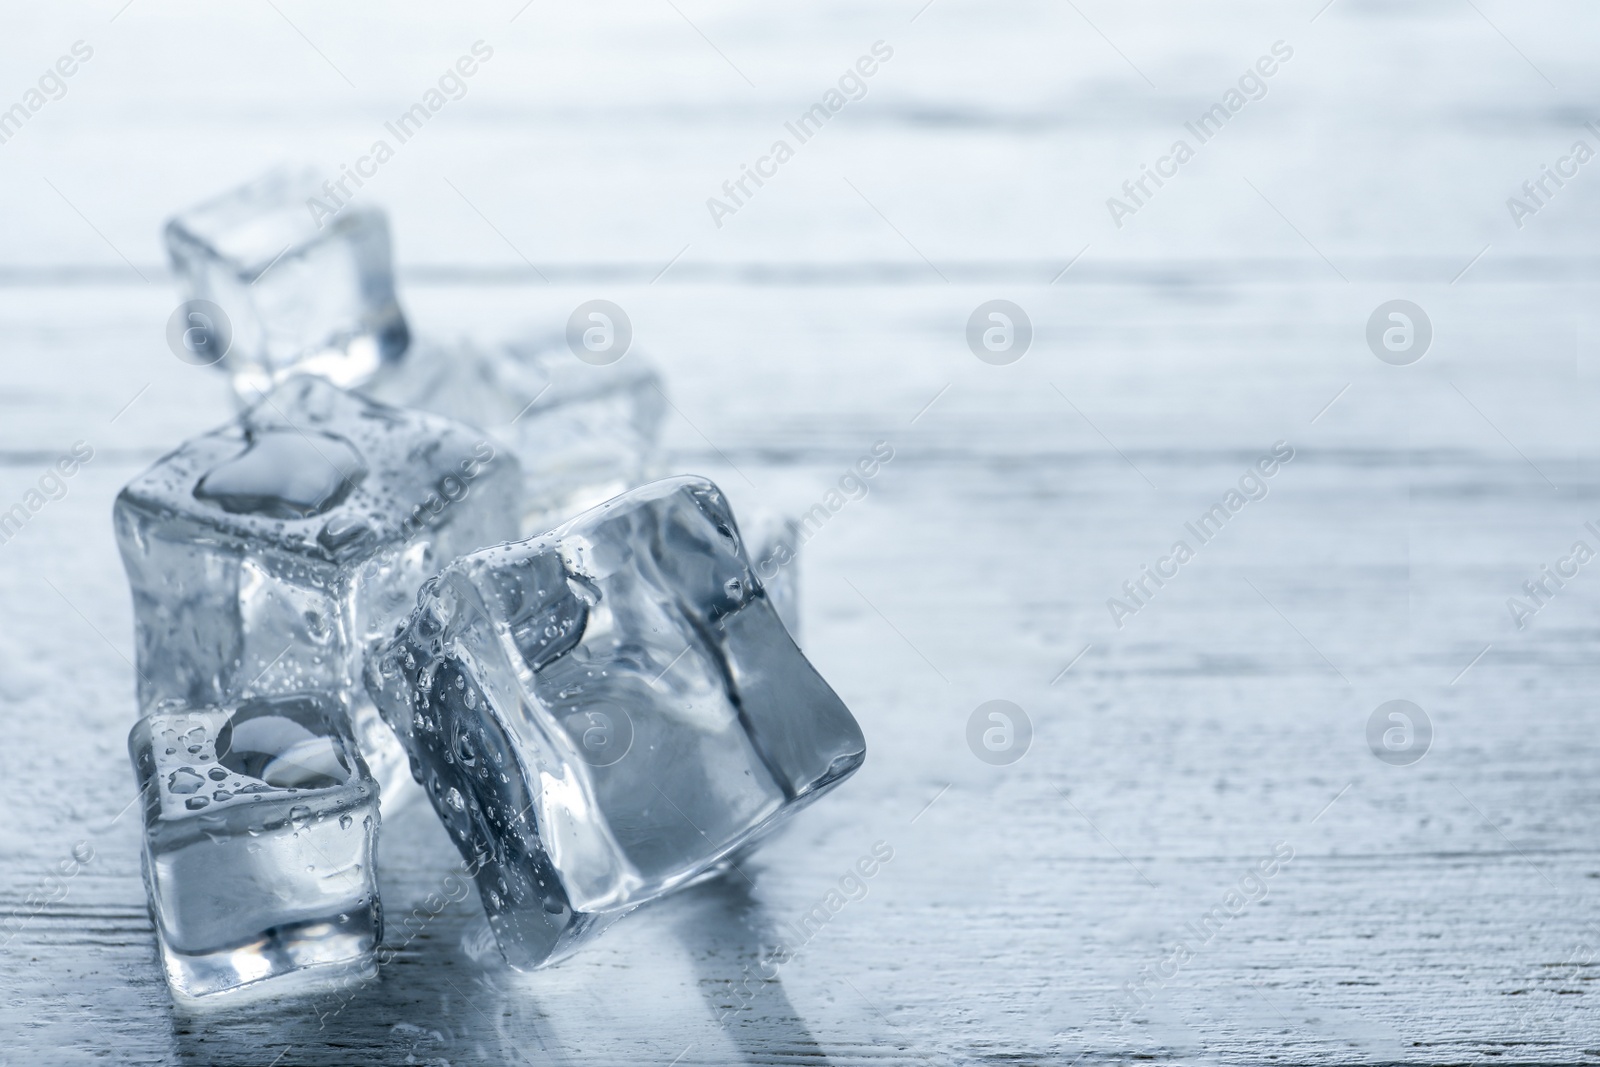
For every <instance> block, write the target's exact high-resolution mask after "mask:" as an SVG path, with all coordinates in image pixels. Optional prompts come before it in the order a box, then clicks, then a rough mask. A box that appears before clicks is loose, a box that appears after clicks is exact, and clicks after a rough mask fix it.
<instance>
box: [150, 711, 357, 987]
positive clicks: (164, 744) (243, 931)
mask: <svg viewBox="0 0 1600 1067" xmlns="http://www.w3.org/2000/svg"><path fill="white" fill-rule="evenodd" d="M128 754H129V756H130V757H131V759H132V760H133V767H134V773H135V775H136V776H137V778H138V782H139V788H140V790H141V791H142V794H143V795H142V800H143V811H144V828H145V829H144V853H143V857H144V876H145V888H146V890H147V891H148V893H149V896H150V913H151V915H152V917H153V918H154V920H155V926H156V936H157V939H158V941H159V944H160V949H161V961H162V965H163V967H164V968H165V970H166V974H167V980H168V982H169V983H170V985H171V987H172V989H173V991H174V992H175V993H176V994H178V995H179V996H181V997H193V998H198V997H210V996H213V995H216V994H224V993H235V992H238V991H241V990H243V989H245V988H246V987H254V985H255V983H257V982H263V981H265V980H267V979H273V980H274V981H273V983H272V988H275V989H284V988H287V987H297V986H300V985H305V984H312V983H323V982H330V981H348V980H350V979H352V978H358V977H365V976H369V975H371V974H373V973H375V971H376V965H375V963H374V960H373V950H374V948H375V947H376V945H377V943H378V941H379V940H380V939H381V937H382V918H381V914H380V909H379V904H378V895H377V890H376V887H375V884H374V881H373V867H372V853H373V843H374V840H375V838H376V835H377V831H378V791H377V788H376V786H375V785H374V783H373V780H372V777H371V775H370V774H369V773H368V771H367V767H366V765H365V763H364V762H363V761H362V759H361V755H360V753H359V751H358V750H357V748H356V746H355V743H354V741H353V739H352V738H351V736H350V733H349V727H348V725H346V722H345V716H344V710H343V709H342V708H341V707H340V705H339V704H338V702H337V701H335V700H331V699H328V698H326V697H321V696H316V695H304V694H296V695H287V696H276V697H265V698H259V699H255V700H246V701H241V702H240V703H238V704H237V705H234V706H232V707H215V706H209V707H197V708H189V707H184V706H183V705H181V704H179V703H178V702H175V701H169V702H164V703H163V704H162V705H160V706H159V707H158V708H156V709H155V710H154V711H153V712H152V714H150V715H148V716H147V717H145V718H143V719H141V720H140V721H139V722H138V723H137V724H136V725H135V726H134V728H133V731H132V733H131V734H130V735H129V737H128Z"/></svg>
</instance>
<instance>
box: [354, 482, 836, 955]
mask: <svg viewBox="0 0 1600 1067" xmlns="http://www.w3.org/2000/svg"><path fill="white" fill-rule="evenodd" d="M377 664H378V666H377V669H376V671H374V672H373V673H372V674H369V681H370V682H371V683H372V684H373V687H374V697H375V699H376V700H377V702H378V704H379V707H380V709H381V710H382V712H383V714H384V716H385V718H387V719H388V721H389V722H390V724H391V725H392V726H394V728H395V730H396V732H397V733H399V734H400V735H401V737H402V739H403V740H404V741H405V744H406V746H407V748H408V750H409V751H410V752H411V755H412V757H413V764H412V766H413V768H414V769H419V770H420V780H421V781H422V782H423V784H424V786H425V787H426V789H427V792H428V794H429V796H430V798H431V799H432V801H433V804H434V807H435V809H436V810H437V811H438V813H439V815H440V817H441V819H442V820H443V821H444V823H445V826H446V827H447V829H448V830H449V831H450V833H451V835H452V837H453V838H454V840H455V841H456V845H457V847H458V848H459V849H460V851H461V853H462V855H463V856H464V857H465V858H466V859H467V861H468V866H469V868H470V869H471V870H473V871H474V872H475V874H476V877H477V880H478V888H479V893H480V895H481V896H482V898H483V903H484V908H485V910H486V911H487V913H488V916H489V923H490V926H491V928H492V929H493V931H494V933H495V936H496V938H497V940H498V941H499V944H500V948H501V951H502V953H503V954H504V955H505V957H506V959H507V960H508V961H509V962H510V963H511V964H512V965H514V966H517V967H521V968H528V967H535V966H538V965H540V964H543V963H547V962H550V961H552V960H554V959H558V958H560V957H561V956H563V955H565V954H566V953H567V952H569V951H570V950H571V949H572V948H573V947H575V945H576V944H577V943H578V942H579V940H581V939H582V937H583V936H584V935H585V934H586V933H592V932H594V931H595V930H597V929H598V928H599V927H600V926H602V925H603V924H604V923H605V922H606V921H608V920H609V919H611V918H614V917H616V916H618V915H620V914H622V913H624V912H626V911H628V910H629V909H631V908H633V907H635V906H637V905H639V904H641V903H644V902H646V901H648V900H651V899H653V898H655V897H658V896H660V895H661V894H663V893H666V892H668V891H670V890H672V889H674V888H676V887H679V886H682V885H684V884H686V883H688V882H690V881H692V880H693V879H695V878H696V877H697V876H699V875H701V874H703V873H704V872H706V871H707V870H708V869H710V868H711V867H712V866H713V865H715V864H717V863H720V862H722V861H723V860H724V859H726V858H727V857H729V856H730V855H731V854H733V853H734V852H735V850H738V849H741V848H742V847H744V846H746V845H748V844H750V843H751V842H753V841H754V840H755V839H757V838H758V837H760V836H762V835H763V834H765V833H767V832H769V831H770V830H772V829H773V828H775V827H776V826H777V825H779V823H781V822H782V821H783V820H784V819H785V818H786V817H787V816H788V815H790V814H792V813H793V812H794V811H796V810H797V809H798V808H799V807H801V806H802V805H804V804H805V803H807V802H809V801H811V800H814V799H816V798H817V797H818V796H820V795H822V794H823V793H824V792H826V791H827V790H828V789H829V788H831V787H832V786H834V785H837V784H838V783H839V782H840V781H841V780H842V779H844V778H845V777H846V776H848V775H849V774H850V773H852V772H853V771H854V770H855V769H856V768H857V767H859V766H860V765H861V761H862V759H863V758H864V756H865V743H864V741H863V739H862V735H861V730H860V728H859V727H858V726H857V725H856V722H855V719H854V718H853V717H852V716H851V715H850V712H849V710H848V709H846V708H845V706H844V704H843V703H842V702H840V700H839V698H838V696H837V695H835V694H834V692H833V690H832V689H830V688H829V687H828V684H827V683H826V682H824V681H823V680H822V678H821V677H820V676H819V675H818V674H817V672H816V670H815V669H814V668H813V667H812V666H811V664H810V663H809V662H807V660H806V658H805V657H804V655H802V654H801V652H800V650H799V649H798V648H797V647H796V646H795V644H794V642H793V641H792V640H791V639H790V637H789V634H788V632H787V631H785V629H784V627H783V623H782V622H781V621H780V620H779V617H778V615H777V613H776V611H774V609H773V607H772V605H771V603H770V602H769V601H768V599H767V595H766V592H765V591H764V589H763V588H762V586H761V583H760V581H759V580H758V579H757V578H756V577H755V575H754V574H753V573H752V570H751V566H750V561H749V558H748V557H747V555H746V553H745V549H744V546H743V544H742V543H741V540H740V535H739V532H738V528H737V526H736V524H735V522H734V519H733V516H732V514H731V513H730V512H729V510H728V507H727V505H726V503H725V501H724V500H723V496H722V493H721V491H720V490H718V489H717V488H716V486H714V485H712V484H711V483H710V482H708V481H704V480H702V479H698V478H674V479H669V480H666V481H660V482H655V483H652V484H650V485H647V486H644V487H642V488H639V489H636V490H633V491H632V492H629V493H626V494H624V495H622V496H620V497H618V498H616V499H615V500H612V501H610V502H609V503H607V504H603V505H601V506H600V507H598V508H595V509H593V510H591V511H588V512H586V513H584V514H583V515H580V516H578V517H577V518H575V519H573V520H572V521H571V522H568V523H567V524H566V525H564V526H561V527H559V528H557V529H556V530H554V531H553V532H551V533H549V534H546V535H544V536H542V537H538V538H534V539H532V540H528V541H523V542H520V543H517V544H510V545H501V546H498V547H495V548H491V549H486V550H484V551H481V552H477V553H474V554H473V555H470V556H467V557H465V558H463V559H460V560H457V561H456V562H455V563H453V564H451V565H450V566H449V567H447V568H445V570H444V571H443V572H442V573H441V575H440V576H439V578H437V579H436V580H434V581H432V582H430V583H429V584H428V585H427V586H425V587H424V591H423V594H422V596H421V597H419V600H418V607H417V611H416V612H415V614H413V616H412V617H411V621H410V622H409V624H408V625H407V627H406V629H405V630H404V631H403V632H402V633H401V635H400V637H399V638H398V639H397V640H396V641H395V642H394V643H393V644H392V645H391V646H390V647H389V649H388V650H387V651H386V652H385V653H384V654H383V656H382V657H381V659H379V660H378V661H377Z"/></svg>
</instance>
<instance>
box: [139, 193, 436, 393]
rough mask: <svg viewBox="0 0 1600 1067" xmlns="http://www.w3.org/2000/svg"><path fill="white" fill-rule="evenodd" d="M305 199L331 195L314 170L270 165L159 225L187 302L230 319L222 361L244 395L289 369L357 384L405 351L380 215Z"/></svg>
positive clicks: (367, 209)
mask: <svg viewBox="0 0 1600 1067" xmlns="http://www.w3.org/2000/svg"><path fill="white" fill-rule="evenodd" d="M313 201H316V202H317V203H318V204H321V205H324V206H326V207H328V208H330V209H331V208H332V206H333V205H334V204H336V203H337V202H338V201H337V198H334V197H331V196H330V193H329V192H328V190H327V189H326V188H325V187H324V184H323V182H322V180H320V179H319V178H318V176H317V175H315V174H313V173H311V172H302V173H293V172H289V171H274V172H272V173H270V174H267V175H265V176H264V177H262V178H259V179H257V180H256V181H253V182H251V183H250V184H248V185H245V186H243V187H241V188H238V189H234V190H231V191H229V192H227V193H224V194H223V195H221V196H219V197H217V198H215V199H213V200H210V201H207V202H206V203H203V204H200V205H198V206H197V207H194V208H191V209H190V210H188V211H185V212H184V213H183V214H181V215H178V216H177V217H176V218H174V219H172V220H170V221H169V222H168V223H167V226H166V231H165V237H166V245H167V255H168V257H169V258H170V259H171V261H172V267H173V271H174V273H175V274H176V275H177V277H178V280H179V286H180V288H181V289H182V290H183V294H184V297H185V299H187V300H209V301H212V302H213V303H215V304H217V305H218V306H219V307H221V308H222V309H223V311H224V312H225V313H226V314H227V316H228V320H229V324H230V326H231V328H232V343H231V346H230V347H229V350H228V353H227V355H226V356H225V357H224V359H223V360H222V362H221V363H220V364H219V366H221V367H222V368H223V369H225V370H228V371H230V372H231V373H232V375H233V382H234V388H235V390H236V391H237V392H238V393H239V396H240V399H241V400H242V401H243V402H245V403H254V402H255V401H256V400H257V399H258V397H259V395H260V393H262V392H265V391H266V390H268V389H270V388H271V387H272V386H273V385H274V384H276V383H278V382H281V381H283V380H285V379H286V378H288V377H289V376H290V375H293V374H296V373H307V374H317V375H319V376H321V377H324V378H327V379H328V380H330V381H332V382H333V383H334V384H336V385H342V386H351V385H355V384H358V383H359V382H362V381H365V380H366V379H367V378H369V377H371V376H372V374H373V373H374V372H376V371H377V370H378V368H379V367H381V366H382V365H383V364H385V363H386V362H388V361H391V360H394V359H396V358H398V357H399V355H400V354H401V353H402V352H404V351H405V348H406V344H407V341H408V338H409V335H408V333H407V331H406V322H405V317H404V316H403V315H402V314H401V312H400V305H399V302H398V301H397V300H396V299H395V291H394V272H393V265H392V263H391V255H390V245H389V223H388V220H387V218H386V217H385V216H384V213H383V212H382V211H381V210H379V209H378V208H375V207H372V206H369V205H365V204H362V203H359V202H357V203H346V204H345V205H344V206H343V207H342V208H340V209H339V210H338V211H337V213H335V214H333V215H332V217H331V218H330V217H327V215H325V214H324V213H323V212H322V211H321V210H320V209H315V206H316V205H314V204H313V203H312V202H313ZM314 209H315V210H314Z"/></svg>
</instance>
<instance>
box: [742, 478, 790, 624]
mask: <svg viewBox="0 0 1600 1067" xmlns="http://www.w3.org/2000/svg"><path fill="white" fill-rule="evenodd" d="M741 528H742V530H743V531H744V539H745V544H746V545H747V546H748V548H749V553H750V566H751V567H753V568H754V569H755V572H756V577H757V578H760V579H761V585H762V588H764V589H765V590H766V591H767V599H768V600H770V601H772V607H773V608H774V610H776V611H777V613H778V618H780V619H782V620H783V626H784V629H786V630H788V631H789V636H790V637H793V638H794V639H795V641H796V642H798V641H799V640H800V523H799V522H798V521H797V520H796V519H795V518H794V517H793V516H790V515H785V514H784V513H782V512H780V511H773V510H772V509H770V508H758V509H756V510H755V511H754V512H752V513H751V515H750V520H749V521H748V522H746V523H744V524H743V526H742V527H741Z"/></svg>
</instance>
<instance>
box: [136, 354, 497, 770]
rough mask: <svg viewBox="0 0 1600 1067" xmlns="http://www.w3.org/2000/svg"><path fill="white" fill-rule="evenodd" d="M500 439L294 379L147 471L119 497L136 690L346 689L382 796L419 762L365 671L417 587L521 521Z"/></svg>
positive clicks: (150, 694)
mask: <svg viewBox="0 0 1600 1067" xmlns="http://www.w3.org/2000/svg"><path fill="white" fill-rule="evenodd" d="M502 453H503V448H497V447H496V446H495V444H494V443H492V442H490V441H489V440H488V439H486V438H485V437H483V436H481V435H479V434H478V433H476V432H475V431H473V430H470V429H469V428H467V427H465V426H461V425H459V424H456V423H452V422H449V421H447V420H445V419H441V418H438V417H435V416H429V415H424V414H420V413H416V412H402V411H399V410H396V409H394V408H389V407H386V406H384V405H380V404H376V403H373V402H371V401H368V400H366V399H363V398H361V397H356V396H352V395H350V394H348V393H345V392H342V391H341V390H339V389H337V388H335V387H334V386H332V385H329V384H327V383H326V382H323V381H320V380H317V379H311V378H297V379H294V380H292V381H290V382H289V383H287V384H285V385H283V386H281V387H279V388H278V389H276V390H274V391H273V392H272V393H271V394H270V395H268V396H267V397H266V398H265V399H264V400H263V401H262V402H261V403H260V404H258V405H257V406H256V407H254V408H252V409H250V410H249V411H247V412H246V413H244V414H243V415H242V416H240V417H239V419H238V420H236V421H235V422H233V423H230V424H229V425H227V426H224V427H222V428H221V429H219V430H216V431H214V432H212V433H210V434H206V435H203V436H201V437H197V438H194V439H192V440H190V441H188V442H186V443H184V444H183V445H182V446H180V447H179V448H178V449H177V450H176V451H174V452H173V453H171V454H170V455H168V456H166V457H164V458H163V459H162V460H161V461H160V462H158V463H157V464H156V465H155V466H154V467H152V468H150V469H149V470H148V471H146V472H145V473H143V474H141V475H140V476H139V477H137V478H135V479H134V480H133V481H132V482H130V483H129V484H128V486H127V487H126V488H125V489H124V490H123V491H122V493H121V495H120V496H119V497H118V499H117V504H116V512H115V514H116V529H117V538H118V543H119V545H120V547H121V550H122V557H123V563H124V566H125V568H126V570H127V574H128V580H129V583H130V585H131V586H132V588H133V601H134V612H135V617H136V648H137V661H138V672H139V683H138V689H139V700H140V704H141V706H142V707H144V708H146V709H148V708H150V707H151V706H153V705H154V704H155V703H156V702H157V701H160V700H164V699H176V700H181V701H184V702H186V703H189V704H192V705H197V706H198V705H207V704H221V703H226V702H228V701H231V700H235V699H246V698H250V697H255V696H262V695H269V694H281V693H294V692H302V691H304V692H319V693H326V694H328V695H330V696H332V697H334V698H336V699H339V700H342V701H343V702H344V703H345V706H346V707H347V710H348V712H349V714H350V716H351V718H352V722H353V724H354V729H355V731H356V735H357V737H358V739H359V741H360V744H361V747H362V750H363V752H365V754H366V755H367V758H368V760H369V762H370V763H371V765H372V769H373V772H374V774H375V775H376V777H377V780H378V781H379V783H380V784H381V785H382V787H383V790H384V793H385V796H386V797H389V798H391V799H393V798H395V797H398V796H399V795H400V794H401V791H402V787H403V786H405V785H406V783H407V780H408V776H407V775H406V773H405V761H404V757H403V754H402V753H401V752H400V749H399V746H398V744H397V743H396V741H395V740H394V738H393V736H392V734H391V733H390V732H389V730H388V729H387V728H386V727H385V726H384V725H383V724H382V722H381V721H380V720H379V718H378V716H377V713H376V711H375V709H374V708H373V707H372V704H371V702H370V700H368V698H367V696H366V690H365V688H364V686H363V685H362V684H361V681H360V679H361V661H362V656H363V654H364V652H365V650H366V649H368V648H370V647H373V646H375V645H376V644H378V643H380V642H382V641H384V640H386V639H387V638H388V637H389V636H391V635H392V631H393V628H394V626H395V625H396V624H397V623H398V622H399V621H400V620H401V619H403V618H404V617H405V615H406V613H407V612H409V611H410V610H411V608H412V607H413V606H414V604H415V602H416V590H417V587H418V586H419V585H420V584H421V583H422V582H423V581H424V580H425V579H426V578H428V577H430V576H431V575H433V574H434V573H436V572H437V571H438V569H439V567H440V566H442V565H443V564H444V563H446V562H448V561H449V560H451V559H453V558H454V557H455V556H457V555H460V554H462V553H464V552H468V551H471V550H473V549H476V548H480V547H482V546H484V545H488V544H493V543H495V542H497V541H502V540H506V539H509V538H510V537H512V536H514V535H515V532H516V518H517V493H518V492H519V490H520V486H521V474H520V471H519V470H518V467H517V463H516V461H515V460H514V459H513V458H511V457H509V456H506V455H503V454H502Z"/></svg>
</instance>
